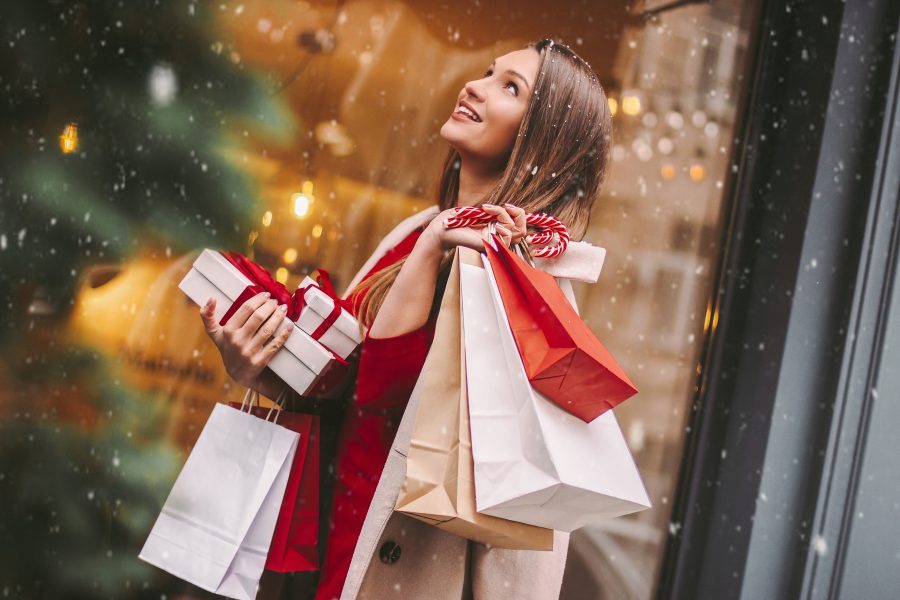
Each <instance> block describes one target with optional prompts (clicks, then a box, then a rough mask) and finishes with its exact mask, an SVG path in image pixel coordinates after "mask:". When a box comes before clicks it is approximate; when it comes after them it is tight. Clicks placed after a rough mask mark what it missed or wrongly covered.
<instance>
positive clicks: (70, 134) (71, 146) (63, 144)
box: [59, 123, 78, 154]
mask: <svg viewBox="0 0 900 600" xmlns="http://www.w3.org/2000/svg"><path fill="white" fill-rule="evenodd" d="M59 149H60V150H62V153H63V154H72V153H73V152H75V151H76V150H78V126H77V125H76V124H75V123H69V124H68V125H66V128H65V129H63V132H62V135H61V136H59Z"/></svg>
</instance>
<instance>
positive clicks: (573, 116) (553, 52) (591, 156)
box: [357, 39, 612, 327]
mask: <svg viewBox="0 0 900 600" xmlns="http://www.w3.org/2000/svg"><path fill="white" fill-rule="evenodd" d="M526 48H531V49H533V50H536V51H537V52H538V53H539V54H540V62H539V63H538V76H537V80H536V81H535V85H534V92H533V96H532V98H531V101H530V102H529V103H528V108H527V109H526V111H525V116H524V117H523V118H522V122H521V124H520V125H519V131H518V134H517V136H516V141H515V143H514V144H513V147H512V149H511V151H510V154H509V157H508V159H507V162H506V168H505V169H504V170H503V174H502V176H501V177H500V180H499V181H498V182H497V184H496V185H495V186H494V187H493V189H492V190H491V191H490V192H489V193H488V194H487V196H486V197H485V198H484V200H483V202H486V203H491V204H498V205H502V204H504V203H507V202H509V203H511V204H515V205H516V206H520V207H522V208H524V209H525V210H526V211H527V212H544V213H549V214H551V215H553V216H555V217H556V218H558V219H559V220H561V221H562V222H563V223H565V224H566V226H567V227H568V228H569V231H570V233H571V235H572V238H573V239H580V238H581V237H582V236H584V233H585V231H586V229H587V225H588V220H589V218H590V214H591V209H592V208H593V206H594V202H596V200H597V197H598V196H599V194H600V187H601V185H602V184H603V181H604V180H605V178H606V172H607V166H608V164H609V155H610V149H611V147H612V115H611V114H610V111H609V103H608V101H607V98H606V93H605V92H604V91H603V87H602V86H601V85H600V81H599V80H598V79H597V76H596V75H595V74H594V72H593V70H592V69H591V67H590V65H588V64H587V63H586V62H585V61H584V60H583V59H581V57H579V56H578V55H577V54H576V53H575V52H574V51H573V50H572V49H570V48H569V47H568V46H565V45H563V44H559V43H557V42H555V41H553V40H550V39H543V40H540V41H538V42H534V43H531V44H528V45H527V46H526ZM460 166H461V158H460V156H459V153H458V152H457V151H456V150H454V149H453V148H450V150H449V152H448V153H447V157H446V158H445V159H444V164H443V168H442V170H441V176H440V179H439V180H438V181H437V189H436V192H435V195H436V197H437V202H438V206H439V207H440V209H441V210H442V211H443V210H447V209H449V208H452V207H454V206H456V201H457V194H458V193H459V169H460ZM404 262H405V261H404V260H401V261H398V262H397V263H394V264H393V265H391V266H389V267H386V268H384V269H382V270H380V271H378V272H377V273H375V274H373V275H372V276H371V277H370V278H368V279H367V280H366V281H365V282H364V283H363V284H360V286H358V287H357V291H360V292H361V293H364V296H363V299H362V301H361V302H360V305H359V310H358V314H357V317H358V318H359V320H360V321H361V322H362V323H363V324H365V325H366V326H367V327H370V326H371V325H372V322H373V321H374V320H375V315H377V314H378V310H379V309H380V308H381V304H382V303H383V302H384V298H385V296H386V295H387V292H388V290H389V289H390V287H391V285H392V284H393V283H394V280H395V279H396V278H397V273H399V272H400V269H401V268H402V266H403V263H404ZM448 270H449V260H445V261H444V264H443V265H442V268H441V273H442V274H443V276H444V277H446V274H447V272H448ZM440 288H441V286H438V290H440ZM363 290H364V291H363ZM436 297H438V298H439V297H440V294H439V293H438V294H437V295H436Z"/></svg>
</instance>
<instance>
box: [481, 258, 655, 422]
mask: <svg viewBox="0 0 900 600" xmlns="http://www.w3.org/2000/svg"><path fill="white" fill-rule="evenodd" d="M495 246H496V248H492V247H491V244H485V248H486V250H487V256H488V260H489V261H490V265H491V270H492V271H493V273H494V278H495V279H496V282H497V288H498V291H499V292H500V297H501V299H502V300H503V308H504V309H505V311H506V314H507V316H508V317H509V325H510V328H511V329H512V332H513V337H514V338H515V340H516V346H517V347H518V350H519V354H520V355H521V356H522V363H523V364H524V366H525V372H526V374H527V375H528V380H529V381H530V382H531V385H532V386H534V388H535V389H536V390H538V391H539V392H540V393H542V394H543V395H544V396H546V397H547V398H549V399H550V400H552V401H553V402H555V403H556V404H558V405H559V406H560V407H562V408H563V409H564V410H566V411H568V412H570V413H572V414H573V415H575V416H576V417H579V418H580V419H582V420H583V421H587V422H591V421H593V420H594V419H595V418H597V417H598V416H600V415H601V414H603V413H604V412H606V411H607V410H609V409H611V408H612V407H614V406H616V405H617V404H620V403H622V402H624V401H625V400H627V399H628V398H630V397H631V396H633V395H634V394H636V393H637V391H638V390H637V388H636V387H635V386H634V384H633V383H631V381H630V380H629V379H628V376H627V375H625V372H624V371H623V370H622V368H621V367H620V366H619V365H618V363H617V362H616V361H615V359H614V358H613V357H612V355H611V354H610V353H609V351H608V350H607V349H606V348H604V347H603V344H601V343H600V340H598V339H597V336H595V335H594V334H593V332H592V331H591V330H590V328H589V327H588V326H587V324H586V323H585V322H584V321H582V320H581V317H579V316H578V313H576V312H575V309H574V308H572V305H571V304H569V301H568V300H567V299H566V296H565V295H564V294H563V291H562V290H561V289H560V287H559V286H558V285H557V284H556V281H555V280H554V279H553V277H552V276H551V275H549V274H548V273H545V272H544V271H541V270H540V269H536V268H534V267H531V266H529V265H528V264H526V263H525V261H524V260H522V259H521V258H520V257H519V256H517V255H515V254H514V253H513V252H512V251H510V250H509V249H508V248H507V247H506V246H504V245H503V244H501V243H496V244H495Z"/></svg>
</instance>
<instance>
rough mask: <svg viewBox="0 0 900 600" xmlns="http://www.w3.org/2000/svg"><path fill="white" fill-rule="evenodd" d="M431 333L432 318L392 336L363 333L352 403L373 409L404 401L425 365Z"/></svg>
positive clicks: (395, 405) (432, 328)
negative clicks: (365, 334)
mask: <svg viewBox="0 0 900 600" xmlns="http://www.w3.org/2000/svg"><path fill="white" fill-rule="evenodd" d="M433 337H434V321H433V320H429V321H428V322H427V323H426V324H425V325H423V326H422V327H420V328H418V329H414V330H413V331H410V332H408V333H404V334H402V335H398V336H395V337H389V338H373V337H371V336H368V335H367V336H366V338H365V339H364V340H363V342H362V348H361V350H360V355H359V374H358V375H357V379H356V394H355V395H354V402H355V403H356V405H357V406H359V407H364V408H374V409H385V408H394V407H397V406H402V405H404V404H405V403H406V401H407V400H409V396H410V394H411V393H412V390H413V387H415V385H416V380H417V379H418V378H419V373H420V372H421V371H422V367H423V366H424V365H425V357H426V356H427V355H428V349H429V348H430V347H431V340H432V339H433Z"/></svg>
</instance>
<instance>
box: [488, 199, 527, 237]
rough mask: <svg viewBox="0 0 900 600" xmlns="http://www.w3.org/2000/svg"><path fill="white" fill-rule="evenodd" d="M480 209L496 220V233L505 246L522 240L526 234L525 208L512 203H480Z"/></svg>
mask: <svg viewBox="0 0 900 600" xmlns="http://www.w3.org/2000/svg"><path fill="white" fill-rule="evenodd" d="M481 208H482V210H484V212H486V213H487V214H489V215H492V216H493V217H494V218H495V219H496V221H497V235H499V236H500V239H501V240H502V241H503V243H504V244H505V245H506V246H511V245H512V244H516V243H518V242H520V241H522V238H524V237H525V236H526V235H528V225H527V224H526V222H525V210H523V209H522V208H519V207H518V206H514V205H512V204H504V205H503V206H496V205H494V204H482V205H481Z"/></svg>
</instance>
